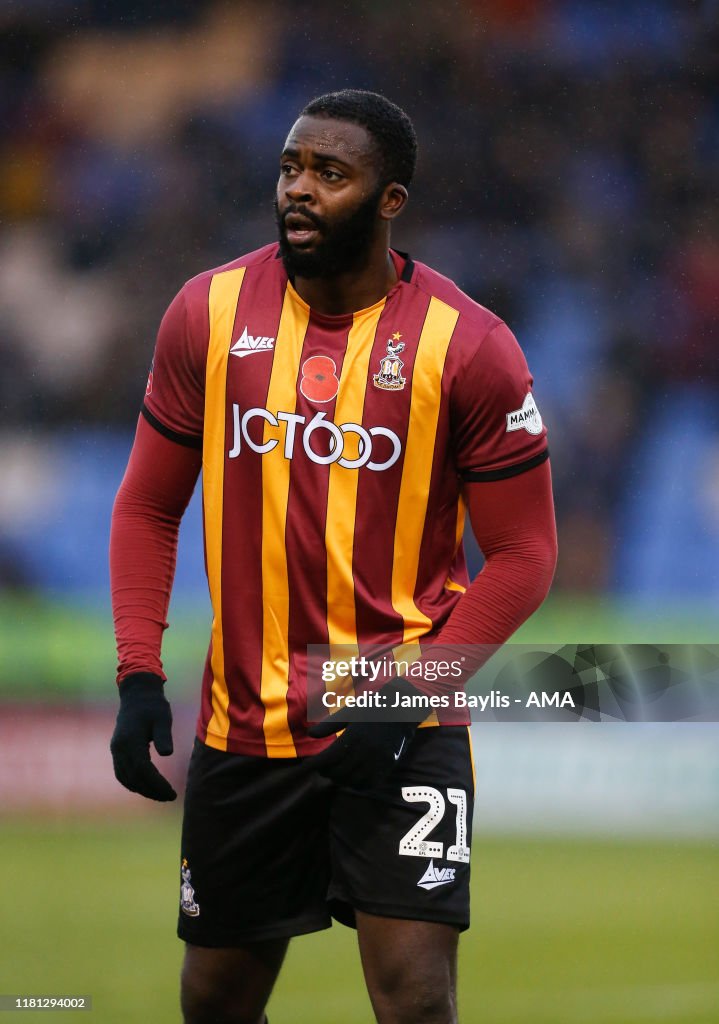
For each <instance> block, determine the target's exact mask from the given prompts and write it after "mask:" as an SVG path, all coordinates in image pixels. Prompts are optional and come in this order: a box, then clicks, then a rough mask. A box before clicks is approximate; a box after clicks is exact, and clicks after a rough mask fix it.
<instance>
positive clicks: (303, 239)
mask: <svg viewBox="0 0 719 1024" xmlns="http://www.w3.org/2000/svg"><path fill="white" fill-rule="evenodd" d="M318 234H319V230H318V229H317V227H316V225H315V224H314V223H313V222H312V221H311V220H310V219H309V217H304V216H303V215H302V214H301V213H288V214H287V216H286V217H285V236H286V238H287V241H288V242H289V243H290V245H308V244H309V243H310V242H313V241H314V240H315V238H316V237H317V235H318Z"/></svg>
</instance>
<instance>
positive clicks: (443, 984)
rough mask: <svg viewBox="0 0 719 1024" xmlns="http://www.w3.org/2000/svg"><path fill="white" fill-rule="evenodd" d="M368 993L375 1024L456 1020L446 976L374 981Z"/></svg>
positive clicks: (430, 1023) (431, 1023)
mask: <svg viewBox="0 0 719 1024" xmlns="http://www.w3.org/2000/svg"><path fill="white" fill-rule="evenodd" d="M371 996H372V1002H373V1004H374V1008H375V1013H376V1016H377V1020H378V1022H379V1024H455V1022H456V1020H457V1011H456V1005H455V997H454V990H453V986H452V984H451V982H450V979H449V978H442V979H440V978H432V979H425V980H422V981H419V982H418V981H417V979H416V978H412V979H406V980H404V981H401V982H400V981H399V980H398V979H397V980H395V981H394V982H393V983H392V984H388V985H386V986H384V985H382V984H381V982H380V983H379V984H377V983H375V985H374V991H373V992H372V993H371Z"/></svg>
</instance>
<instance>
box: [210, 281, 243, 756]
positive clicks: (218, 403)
mask: <svg viewBox="0 0 719 1024" xmlns="http://www.w3.org/2000/svg"><path fill="white" fill-rule="evenodd" d="M244 277H245V267H239V268H237V269H234V270H227V271H224V272H223V273H219V274H215V276H214V277H213V278H212V282H211V284H210V295H209V316H210V340H209V347H208V351H207V375H206V383H205V429H204V436H203V450H202V470H203V488H202V500H203V511H204V516H205V544H206V553H207V579H208V583H209V588H210V598H211V600H212V609H213V620H212V655H211V667H212V694H211V700H212V717H211V719H210V721H209V723H208V725H207V737H206V740H205V742H206V743H207V744H208V745H209V746H212V747H218V748H219V749H221V750H225V749H226V748H227V734H228V732H229V728H230V719H229V714H228V708H229V704H230V697H229V693H228V689H227V680H226V678H225V647H224V636H223V629H222V532H223V531H222V524H223V518H224V486H225V479H224V468H225V404H226V390H227V360H228V358H229V351H230V345H231V344H232V330H233V327H234V323H235V311H236V309H237V303H238V301H239V297H240V290H241V288H242V282H243V280H244Z"/></svg>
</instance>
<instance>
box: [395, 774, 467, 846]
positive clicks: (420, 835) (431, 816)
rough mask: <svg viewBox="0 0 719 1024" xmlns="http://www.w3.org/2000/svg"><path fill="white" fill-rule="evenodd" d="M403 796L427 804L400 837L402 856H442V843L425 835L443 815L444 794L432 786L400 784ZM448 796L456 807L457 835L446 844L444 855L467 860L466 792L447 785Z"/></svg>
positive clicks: (444, 806) (408, 800)
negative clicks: (449, 843)
mask: <svg viewBox="0 0 719 1024" xmlns="http://www.w3.org/2000/svg"><path fill="white" fill-rule="evenodd" d="M402 797H403V799H404V800H406V801H407V802H408V803H412V804H414V803H424V804H429V808H428V810H427V811H426V812H425V813H424V814H423V815H422V817H421V818H420V819H419V821H418V822H417V823H416V824H415V825H413V826H412V828H411V829H410V830H409V832H407V833H405V835H404V836H403V837H402V838H401V839H400V842H399V852H400V854H401V855H402V856H404V857H437V858H441V857H443V856H445V853H444V843H441V842H439V841H437V840H429V839H427V836H428V835H429V833H430V832H432V830H433V829H434V828H436V826H437V825H439V823H440V821H441V820H442V818H443V817H444V812H445V808H446V804H445V800H444V797H443V796H442V794H441V792H440V791H439V790H438V789H435V788H434V787H433V786H403V787H402ZM447 800H448V801H449V802H450V803H451V804H454V806H455V808H456V830H457V833H456V838H455V841H454V843H453V844H452V845H451V846H448V847H447V853H446V859H447V860H448V861H458V862H459V863H461V864H468V863H469V846H468V845H467V794H466V792H465V791H464V790H463V789H448V790H447Z"/></svg>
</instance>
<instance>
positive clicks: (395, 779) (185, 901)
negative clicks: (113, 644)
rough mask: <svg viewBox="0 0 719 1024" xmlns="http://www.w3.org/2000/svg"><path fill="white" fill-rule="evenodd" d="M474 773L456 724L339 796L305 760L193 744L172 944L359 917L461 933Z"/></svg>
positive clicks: (429, 734) (218, 942)
mask: <svg viewBox="0 0 719 1024" xmlns="http://www.w3.org/2000/svg"><path fill="white" fill-rule="evenodd" d="M473 805H474V771H473V765H472V753H471V747H470V740H469V732H468V730H467V728H466V727H463V726H439V727H435V728H426V729H420V730H419V731H418V732H417V734H416V736H415V738H414V740H413V741H412V744H411V746H410V749H409V750H408V752H407V754H406V756H405V757H404V758H403V759H402V760H401V761H400V763H399V764H398V766H397V768H396V769H395V771H394V772H393V773H392V775H391V776H390V777H389V778H388V779H387V780H386V782H384V783H383V784H382V786H381V787H379V788H377V789H374V790H371V791H369V792H359V791H355V790H351V789H345V788H343V787H337V786H334V785H333V784H332V783H330V782H328V781H327V780H326V779H324V778H323V777H322V776H321V775H319V774H317V773H316V772H315V771H314V770H313V769H312V758H310V757H306V758H298V759H295V758H292V759H289V758H288V759H277V758H264V757H246V756H244V755H241V754H229V753H224V752H222V751H218V750H214V749H213V748H212V747H208V746H205V745H204V744H203V743H201V742H200V741H199V740H196V741H195V746H194V750H193V753H192V758H191V761H190V769H189V774H188V780H187V790H186V793H185V814H184V821H183V827H182V850H181V868H180V873H181V880H180V914H179V922H178V935H179V937H180V938H181V939H183V940H184V941H185V942H190V943H192V944H194V945H197V946H210V947H231V946H238V945H242V944H244V943H246V942H255V941H262V940H263V939H274V938H290V937H292V936H293V935H302V934H305V933H306V932H313V931H319V930H321V929H322V928H328V927H329V926H330V925H331V923H332V918H333V917H334V918H335V919H336V920H338V921H341V922H342V923H343V924H347V925H350V926H353V925H354V923H355V910H361V911H365V912H366V913H370V914H379V915H382V916H385V917H399V918H408V919H411V920H419V921H436V922H441V923H443V924H450V925H454V926H455V927H457V928H458V929H460V930H464V929H465V928H467V927H468V926H469V847H470V843H471V836H472V811H473Z"/></svg>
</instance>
